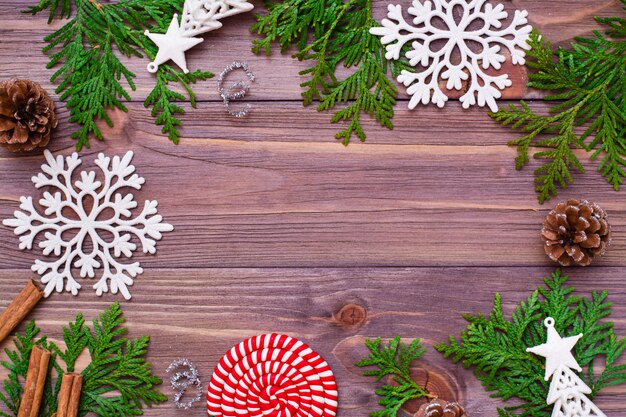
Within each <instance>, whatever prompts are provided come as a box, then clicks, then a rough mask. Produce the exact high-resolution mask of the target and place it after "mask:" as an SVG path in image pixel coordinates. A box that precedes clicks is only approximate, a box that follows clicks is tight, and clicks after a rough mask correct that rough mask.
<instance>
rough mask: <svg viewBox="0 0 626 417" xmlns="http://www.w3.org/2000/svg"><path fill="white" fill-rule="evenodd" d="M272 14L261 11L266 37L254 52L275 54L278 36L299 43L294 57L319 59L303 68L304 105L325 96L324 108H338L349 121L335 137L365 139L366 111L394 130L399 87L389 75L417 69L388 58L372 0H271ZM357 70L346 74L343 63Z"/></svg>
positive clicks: (285, 43)
mask: <svg viewBox="0 0 626 417" xmlns="http://www.w3.org/2000/svg"><path fill="white" fill-rule="evenodd" d="M265 5H266V7H267V9H268V14H267V15H266V16H262V15H257V22H256V23H255V24H253V25H252V27H251V31H253V32H257V33H258V34H259V35H261V36H263V38H262V39H259V40H256V41H254V46H253V51H254V52H255V53H258V52H260V51H262V50H264V51H265V52H266V54H268V55H269V54H270V52H271V45H272V43H273V42H275V41H277V42H278V44H279V45H280V49H281V52H283V53H284V52H286V51H287V50H288V49H290V48H292V47H293V48H295V49H296V52H295V53H294V54H293V57H294V58H297V59H298V60H301V61H311V62H312V63H313V64H312V66H311V67H310V68H307V69H305V70H303V71H301V72H300V74H301V75H304V76H306V77H307V78H308V80H307V81H305V82H303V83H302V84H301V86H302V87H303V90H304V91H303V92H302V97H303V101H304V105H305V106H307V105H309V104H311V103H312V102H313V101H314V100H316V99H319V105H318V110H319V111H324V110H334V109H335V108H336V107H337V106H338V105H340V104H342V103H349V104H346V105H345V106H344V107H343V108H341V109H339V110H336V111H335V113H334V115H333V117H332V119H331V122H332V123H337V122H340V121H345V122H348V126H347V127H346V128H345V129H344V130H342V131H340V132H339V133H337V134H336V135H335V137H336V138H337V139H342V140H343V143H344V145H347V144H348V143H349V141H350V137H351V136H352V134H355V135H356V136H357V137H358V138H359V139H360V140H361V141H365V137H366V135H365V132H364V130H363V127H362V125H361V115H362V114H363V113H365V114H369V115H370V116H373V117H374V118H375V119H376V121H377V122H378V123H379V124H380V125H381V126H384V127H386V128H388V129H393V123H392V118H393V114H394V111H393V106H394V104H395V103H396V98H397V94H398V89H397V88H396V86H395V84H394V82H393V81H392V80H391V79H389V78H388V75H387V74H388V73H390V74H391V76H392V77H394V78H395V77H397V76H398V74H399V73H400V72H401V71H402V70H403V69H406V70H411V67H410V66H409V64H408V63H407V62H405V61H402V60H399V61H391V62H388V61H387V60H386V59H385V48H384V47H383V45H382V44H381V42H380V39H379V38H378V37H377V36H374V35H371V34H370V33H369V29H370V28H371V27H375V26H379V24H378V23H377V22H376V21H375V20H374V19H373V17H372V2H371V0H345V1H344V0H285V1H274V0H266V1H265ZM340 64H341V65H343V67H345V68H351V69H353V72H352V73H351V74H350V75H348V76H346V77H345V78H341V77H339V76H337V74H336V72H337V69H338V67H339V66H340Z"/></svg>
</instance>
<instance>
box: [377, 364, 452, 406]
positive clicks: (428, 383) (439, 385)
mask: <svg viewBox="0 0 626 417" xmlns="http://www.w3.org/2000/svg"><path fill="white" fill-rule="evenodd" d="M420 366H423V367H419V368H412V369H411V378H412V379H413V381H415V382H416V383H417V385H419V386H420V387H422V388H425V389H426V391H427V392H428V393H429V394H431V395H432V396H434V397H436V398H438V399H442V400H445V401H447V402H456V401H461V400H462V398H460V395H459V391H460V390H459V387H458V385H457V384H456V382H455V381H454V380H453V379H451V378H450V376H449V375H447V374H446V373H445V372H443V371H442V370H441V369H438V368H433V367H430V366H427V365H425V364H420ZM387 383H388V384H389V385H392V386H394V385H397V382H396V381H394V380H393V378H392V377H389V378H388V379H387ZM431 401H434V400H433V399H429V398H420V399H416V400H410V401H408V402H406V403H405V404H404V405H403V406H402V409H401V410H402V411H403V413H402V414H399V415H408V416H414V415H415V414H416V413H417V412H418V411H419V408H420V406H422V405H423V404H427V403H429V402H431ZM446 417H447V415H446Z"/></svg>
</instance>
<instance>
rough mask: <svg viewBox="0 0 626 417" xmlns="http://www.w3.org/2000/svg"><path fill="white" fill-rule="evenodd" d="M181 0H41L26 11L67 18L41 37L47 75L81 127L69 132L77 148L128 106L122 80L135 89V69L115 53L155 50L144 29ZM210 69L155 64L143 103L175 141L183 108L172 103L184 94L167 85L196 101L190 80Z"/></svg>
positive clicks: (159, 28)
mask: <svg viewBox="0 0 626 417" xmlns="http://www.w3.org/2000/svg"><path fill="white" fill-rule="evenodd" d="M182 3H183V2H182V1H180V0H120V1H119V2H116V3H103V4H101V3H98V2H96V1H95V0H40V2H39V4H38V5H36V6H33V7H30V8H28V9H27V10H26V11H25V12H26V13H32V14H36V13H40V12H43V11H44V10H48V11H49V18H48V23H50V22H52V21H53V20H55V19H69V20H68V22H67V23H66V24H65V25H64V26H63V27H61V28H60V29H59V30H57V31H55V32H53V33H51V34H50V35H48V36H46V37H45V38H44V41H45V42H47V45H46V46H45V47H44V49H43V50H44V52H46V53H50V61H49V62H48V65H47V67H48V68H56V72H54V74H53V75H52V77H51V81H52V82H58V83H59V85H58V87H57V89H56V92H57V93H58V94H60V98H61V100H63V101H66V102H67V107H68V108H69V109H70V122H72V123H77V124H78V125H79V126H80V129H79V130H78V131H76V132H74V133H73V134H72V137H73V138H74V139H76V140H77V144H76V148H77V150H80V149H82V147H83V146H87V147H89V138H90V136H91V135H93V136H94V137H95V138H96V139H99V140H102V139H103V136H102V132H101V130H100V128H99V127H98V125H97V124H96V121H97V120H103V121H104V122H106V124H107V125H109V126H112V125H113V122H112V120H111V118H110V117H109V115H108V114H107V113H108V111H109V110H111V109H115V108H117V109H120V110H123V111H128V110H127V108H126V106H125V105H124V101H129V100H130V95H129V93H128V91H127V88H126V87H125V85H127V87H128V88H130V89H131V90H133V91H134V90H135V83H134V79H135V74H134V73H132V72H131V71H130V70H128V69H127V68H126V67H125V66H124V64H123V63H122V62H121V61H120V59H119V57H118V55H119V54H121V55H122V56H124V57H139V58H142V57H144V56H147V57H148V58H150V59H151V60H152V59H154V57H155V55H156V51H157V48H156V46H155V45H154V44H153V43H152V42H151V41H150V40H149V39H148V38H147V37H146V36H145V35H144V31H145V30H146V29H149V30H150V31H154V32H160V33H164V32H166V30H167V27H168V26H169V24H170V21H171V19H172V15H173V14H174V13H180V12H181V9H182ZM212 76H213V74H211V73H210V72H204V71H195V72H192V73H189V74H184V73H183V72H182V71H178V70H175V69H174V68H172V67H171V66H169V65H161V66H159V70H158V72H157V74H156V81H155V82H156V85H155V87H154V89H153V90H152V92H151V93H150V94H149V95H148V97H147V98H146V100H145V102H144V105H145V106H146V107H149V106H152V116H153V117H155V118H156V120H155V123H156V124H157V125H162V126H163V128H162V132H163V133H167V134H168V137H169V139H170V140H171V141H172V142H174V143H178V141H179V139H180V134H179V131H178V129H177V127H178V126H180V125H181V121H180V119H179V118H178V115H180V114H183V113H184V110H183V109H182V108H181V107H179V106H177V105H176V104H174V103H175V102H176V101H178V100H183V99H184V96H183V95H182V94H180V93H178V92H176V91H174V90H173V89H172V88H171V84H172V83H178V84H180V85H181V86H182V87H183V88H184V89H185V90H186V91H187V93H188V95H189V98H190V101H191V103H192V105H193V106H195V94H194V92H193V91H192V89H191V85H192V84H194V83H195V82H197V81H198V80H206V79H208V78H210V77H212Z"/></svg>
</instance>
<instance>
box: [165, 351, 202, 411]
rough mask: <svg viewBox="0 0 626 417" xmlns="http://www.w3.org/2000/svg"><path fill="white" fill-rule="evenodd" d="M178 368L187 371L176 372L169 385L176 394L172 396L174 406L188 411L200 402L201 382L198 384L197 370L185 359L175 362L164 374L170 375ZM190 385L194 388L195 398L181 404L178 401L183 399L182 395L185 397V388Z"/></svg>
mask: <svg viewBox="0 0 626 417" xmlns="http://www.w3.org/2000/svg"><path fill="white" fill-rule="evenodd" d="M178 368H187V369H188V370H186V371H182V372H176V373H175V374H173V375H172V376H171V377H170V385H171V386H172V389H173V390H174V391H176V394H174V404H176V407H178V408H182V409H184V410H188V409H190V408H191V407H192V406H193V403H195V402H197V401H200V398H202V382H200V377H199V376H198V369H197V368H196V366H195V365H194V364H193V363H192V362H191V361H190V360H189V359H187V358H181V359H177V360H175V361H174V362H172V363H171V364H170V366H168V367H167V369H166V370H165V372H167V373H170V372H173V371H174V370H176V369H178ZM191 385H195V386H196V396H195V397H193V398H192V399H191V400H190V401H187V402H181V401H180V400H181V398H183V395H185V391H187V388H189V387H190V386H191Z"/></svg>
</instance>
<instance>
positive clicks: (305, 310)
mask: <svg viewBox="0 0 626 417" xmlns="http://www.w3.org/2000/svg"><path fill="white" fill-rule="evenodd" d="M551 272H552V269H551V268H544V267H532V268H419V269H414V268H344V269H258V268H254V269H192V270H181V269H169V270H162V269H148V270H146V272H145V273H144V274H143V275H141V276H140V277H138V278H137V280H136V283H135V285H134V287H133V300H132V301H131V302H127V303H123V305H122V306H123V309H124V311H125V315H126V318H127V320H128V321H127V324H128V326H129V328H130V335H131V336H132V337H138V336H140V335H144V334H149V335H150V336H151V340H152V344H151V347H150V352H149V356H150V361H151V362H152V364H153V366H154V370H155V372H156V374H157V375H159V376H160V377H162V378H166V376H167V375H166V374H165V368H166V367H167V365H168V364H169V363H170V362H171V361H173V360H174V359H176V358H179V357H188V358H190V359H191V360H192V361H193V362H194V363H196V365H197V366H198V368H199V370H200V374H201V376H202V377H203V380H204V383H205V384H206V383H207V382H208V380H209V377H210V375H211V372H212V369H213V367H214V366H215V365H216V363H217V361H218V360H219V358H220V357H221V355H223V354H224V353H225V352H226V351H227V350H228V349H229V348H230V347H232V346H233V345H235V344H236V343H238V342H239V341H241V340H243V339H245V338H247V337H250V336H253V335H257V334H261V333H265V332H280V333H286V334H289V335H291V336H295V337H298V338H301V339H303V340H304V341H307V342H309V343H310V345H311V346H312V347H313V348H314V349H316V350H317V351H318V352H319V353H320V354H321V355H322V356H323V357H324V358H325V359H326V360H327V361H328V362H329V364H330V365H331V367H332V368H333V371H334V372H335V374H336V376H337V380H338V386H339V390H340V408H339V416H365V415H367V413H369V412H371V411H374V410H376V409H377V407H378V406H377V405H376V401H377V397H376V396H375V395H374V394H373V390H374V388H375V387H376V386H377V385H376V383H375V382H374V380H373V379H369V378H365V377H363V376H361V371H360V370H359V369H358V368H356V367H355V366H354V365H353V364H354V362H355V361H357V360H358V359H359V358H360V357H361V356H363V355H365V354H366V350H365V348H364V346H363V340H364V338H366V337H376V336H382V337H385V338H390V337H393V336H395V335H402V336H403V337H405V338H407V340H410V339H411V338H415V337H420V338H422V339H423V341H424V344H425V345H426V346H427V348H428V353H427V354H426V355H425V357H424V360H423V361H419V362H418V363H416V365H415V367H416V374H418V375H419V374H420V373H422V374H423V372H424V371H427V372H428V373H429V377H430V379H431V380H434V379H437V378H438V379H439V380H442V381H445V382H446V383H447V384H448V385H449V386H450V387H451V388H450V389H451V392H453V393H454V395H457V396H458V399H459V401H461V402H462V403H463V404H465V405H466V406H467V408H468V411H469V415H471V416H473V417H493V416H494V415H495V407H496V406H497V405H499V404H500V403H499V402H498V401H497V400H495V399H490V398H489V397H488V395H487V394H486V393H485V392H484V391H483V389H482V387H481V386H480V384H479V383H478V382H477V381H476V380H475V379H474V377H473V376H472V375H471V372H469V371H466V370H463V369H462V367H461V366H457V365H453V364H451V363H450V362H448V361H447V360H444V359H443V358H442V357H441V355H440V354H438V353H437V352H435V351H434V350H433V349H432V346H433V344H435V343H437V342H441V341H444V340H447V337H448V335H449V334H454V335H459V334H460V331H461V329H462V328H463V327H464V326H465V323H464V321H463V319H462V318H461V315H462V314H464V313H473V314H477V313H483V314H487V313H489V311H490V309H491V306H492V301H493V297H494V293H495V292H497V291H500V292H502V293H503V305H504V309H505V311H506V314H510V312H511V310H512V308H513V307H514V306H515V304H517V303H518V302H519V301H521V300H522V299H525V298H526V297H528V296H529V294H530V292H531V290H532V289H533V288H535V287H536V286H538V285H540V284H541V282H542V281H541V277H542V276H546V275H547V274H550V273H551ZM568 272H569V273H570V275H571V281H570V284H571V285H573V286H574V287H575V288H578V289H579V290H580V291H579V292H577V294H580V295H589V293H590V292H591V290H592V289H597V290H602V289H608V290H609V292H610V297H609V299H610V301H612V302H614V303H615V304H614V308H613V315H612V316H611V318H610V319H611V320H614V321H615V326H616V333H617V335H619V336H621V337H624V336H625V335H626V320H624V319H623V318H624V317H626V303H625V300H624V294H625V292H626V286H625V283H624V282H625V281H624V279H623V270H622V269H620V268H590V269H585V270H582V269H571V270H569V271H568ZM26 279H27V274H24V272H23V271H12V270H3V271H0V293H1V294H3V297H2V300H0V308H4V307H5V306H6V305H7V303H8V300H9V299H11V298H12V297H13V296H14V295H15V294H16V293H17V291H18V288H19V287H20V286H21V285H22V284H23V283H24V281H25V280H26ZM468 288H471V289H472V291H471V293H469V292H468V291H467V289H468ZM381 294H385V296H381ZM116 299H118V298H117V297H114V296H111V295H106V296H104V297H102V298H98V297H97V296H96V295H95V294H94V293H93V292H91V291H90V290H89V289H88V288H85V290H83V292H82V293H81V294H80V296H78V297H71V296H70V295H68V294H63V295H56V294H55V295H53V296H51V297H50V298H49V299H47V300H44V301H43V302H42V303H41V304H40V305H39V306H38V307H37V309H36V310H35V312H34V314H33V315H32V318H34V319H36V320H37V323H38V324H39V325H40V326H41V327H42V329H43V332H44V333H45V334H47V335H49V336H50V337H51V339H52V340H54V341H58V340H59V339H60V337H61V334H62V333H61V327H62V326H63V325H66V324H67V322H68V321H69V320H71V319H73V317H74V315H75V314H76V313H77V312H79V311H81V312H83V313H84V314H85V315H86V317H88V318H91V317H93V316H94V315H96V314H98V313H99V312H100V311H101V310H102V309H104V308H105V307H106V306H107V305H108V303H110V302H112V301H113V300H116ZM346 306H353V307H354V308H358V309H362V311H364V313H365V315H364V320H362V321H360V320H357V321H356V323H353V322H351V321H350V320H348V321H346V320H343V321H342V320H341V319H340V318H339V317H340V314H339V312H340V311H341V310H342V309H343V308H345V307H346ZM7 346H9V342H5V343H4V345H3V346H0V347H7ZM3 355H4V353H2V354H0V358H4V357H5V356H3ZM5 375H6V371H5V370H4V369H2V370H0V379H1V378H3V377H4V376H5ZM205 386H206V385H205ZM163 390H164V392H165V393H167V394H168V395H170V396H171V395H172V393H171V391H170V390H169V387H168V386H167V385H166V386H164V387H163ZM596 404H597V405H598V406H600V407H601V408H602V410H603V411H604V412H605V413H606V414H607V415H609V416H618V415H622V414H621V413H623V412H626V387H624V386H620V387H614V388H610V389H607V390H606V391H603V392H602V393H601V394H600V395H599V396H598V397H597V400H596ZM204 407H205V406H204V405H203V404H202V402H200V403H197V404H196V407H195V411H194V413H195V414H198V415H200V413H201V412H202V410H204V409H205V408H204ZM172 413H173V405H172V404H164V405H161V406H159V407H158V408H156V409H154V410H149V411H148V412H146V416H147V417H159V416H171V415H172Z"/></svg>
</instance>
